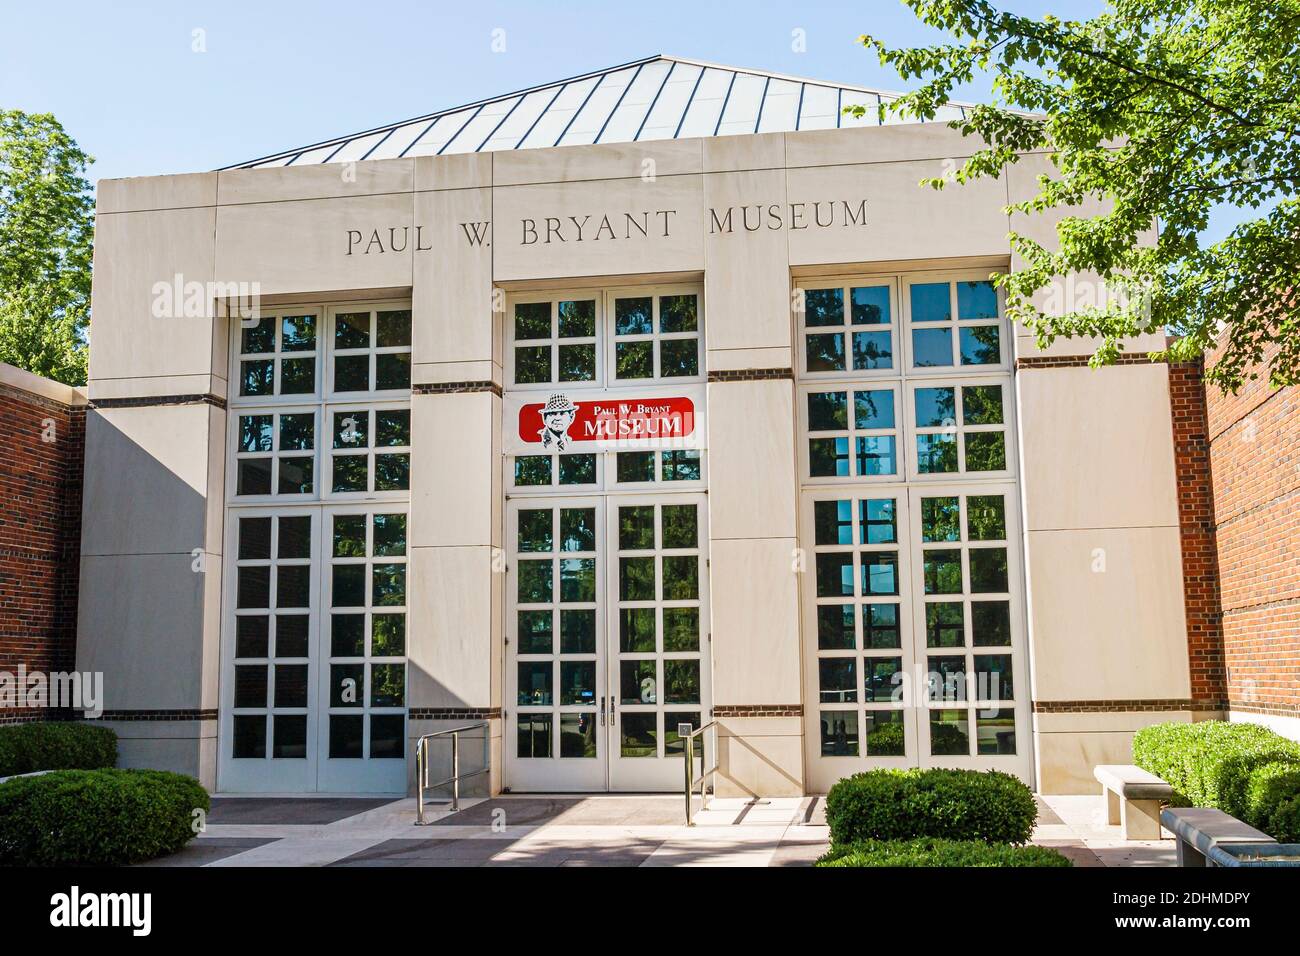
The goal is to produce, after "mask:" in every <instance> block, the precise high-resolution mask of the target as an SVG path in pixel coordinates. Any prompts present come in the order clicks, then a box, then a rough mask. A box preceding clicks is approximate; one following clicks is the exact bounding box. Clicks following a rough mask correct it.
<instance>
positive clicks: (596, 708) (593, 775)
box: [505, 498, 609, 791]
mask: <svg viewBox="0 0 1300 956" xmlns="http://www.w3.org/2000/svg"><path fill="white" fill-rule="evenodd" d="M506 536H507V549H508V555H509V557H508V570H507V574H506V588H507V595H508V598H507V608H508V616H507V619H506V642H507V644H506V697H505V700H506V710H507V712H508V715H509V716H508V717H507V720H506V740H505V753H506V784H507V786H509V787H510V788H511V789H512V790H525V791H527V790H532V791H566V790H576V791H589V790H603V789H605V786H606V766H605V764H606V755H607V751H608V736H607V733H606V730H607V727H608V724H607V722H608V720H609V715H608V714H607V712H606V704H607V702H606V687H607V683H606V678H605V662H606V656H605V621H604V613H603V612H604V602H603V601H602V600H601V599H600V594H601V590H600V589H601V588H603V587H605V580H604V578H605V571H604V568H603V566H602V560H601V559H602V557H603V548H604V541H605V535H604V506H603V501H602V499H600V498H534V499H515V500H512V501H510V502H508V505H507V509H506Z"/></svg>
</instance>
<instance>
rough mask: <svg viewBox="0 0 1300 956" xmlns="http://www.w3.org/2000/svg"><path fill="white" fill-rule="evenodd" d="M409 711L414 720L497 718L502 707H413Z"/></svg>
mask: <svg viewBox="0 0 1300 956" xmlns="http://www.w3.org/2000/svg"><path fill="white" fill-rule="evenodd" d="M407 713H408V715H409V716H410V718H411V719H412V720H495V719H496V718H498V717H500V716H501V708H500V707H412V708H411V709H410V710H409V711H407Z"/></svg>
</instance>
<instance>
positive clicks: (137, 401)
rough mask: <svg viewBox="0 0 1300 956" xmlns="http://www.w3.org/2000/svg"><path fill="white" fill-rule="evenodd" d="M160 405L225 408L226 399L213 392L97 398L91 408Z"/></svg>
mask: <svg viewBox="0 0 1300 956" xmlns="http://www.w3.org/2000/svg"><path fill="white" fill-rule="evenodd" d="M160 405H211V406H213V407H214V408H220V409H223V410H224V409H225V407H226V400H225V399H224V398H222V397H221V396H220V395H213V394H212V393H211V392H204V393H203V394H198V393H195V394H193V395H144V396H141V397H140V398H97V399H95V400H94V401H92V402H91V403H90V407H91V408H155V407H157V406H160Z"/></svg>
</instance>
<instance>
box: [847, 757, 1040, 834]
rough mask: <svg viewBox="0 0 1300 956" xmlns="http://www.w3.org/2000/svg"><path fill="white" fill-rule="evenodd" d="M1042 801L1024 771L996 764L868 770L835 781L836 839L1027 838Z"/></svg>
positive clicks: (1031, 830)
mask: <svg viewBox="0 0 1300 956" xmlns="http://www.w3.org/2000/svg"><path fill="white" fill-rule="evenodd" d="M1037 814H1038V808H1037V806H1036V805H1035V803H1034V795H1033V793H1032V792H1031V791H1030V789H1029V788H1028V787H1027V786H1025V785H1024V784H1023V783H1022V782H1021V781H1020V780H1019V779H1017V778H1016V777H1013V776H1011V775H1010V774H1006V773H1002V772H1000V771H997V770H990V771H987V772H984V773H981V772H978V771H975V770H919V769H913V770H868V771H866V772H865V773H858V774H854V775H853V776H851V777H845V778H844V779H843V780H841V781H839V782H838V783H836V784H835V785H834V786H833V787H831V790H830V793H829V794H827V796H826V822H827V824H829V825H830V828H831V842H832V843H833V844H834V845H836V846H847V845H848V844H851V843H859V842H861V841H863V840H909V839H912V838H914V837H943V838H946V839H951V840H983V841H984V842H985V843H1024V842H1025V841H1027V840H1028V839H1029V835H1030V833H1031V832H1033V828H1034V818H1035V817H1036V816H1037Z"/></svg>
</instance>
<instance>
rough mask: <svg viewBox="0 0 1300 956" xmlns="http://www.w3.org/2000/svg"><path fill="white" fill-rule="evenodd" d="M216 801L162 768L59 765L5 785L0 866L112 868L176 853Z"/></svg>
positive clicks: (0, 793)
mask: <svg viewBox="0 0 1300 956" xmlns="http://www.w3.org/2000/svg"><path fill="white" fill-rule="evenodd" d="M210 807H211V803H210V801H209V799H208V793H207V791H206V790H204V789H203V787H201V786H199V783H198V781H196V780H194V779H192V778H190V777H186V776H183V775H181V774H178V773H169V772H167V771H163V770H57V771H55V772H53V773H47V774H44V775H42V776H39V777H21V778H19V779H17V780H10V781H8V782H6V783H3V784H0V864H3V865H6V866H113V865H118V864H123V863H139V862H141V861H142V860H148V859H151V858H153V857H155V856H159V855H161V854H165V853H174V852H175V851H177V850H179V849H180V848H181V847H183V846H184V845H185V844H186V843H188V842H189V840H190V838H191V837H193V836H194V834H195V830H194V826H193V824H194V819H195V818H194V811H195V810H196V809H199V810H202V811H203V812H204V813H205V814H206V813H207V811H208V810H209V809H210Z"/></svg>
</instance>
